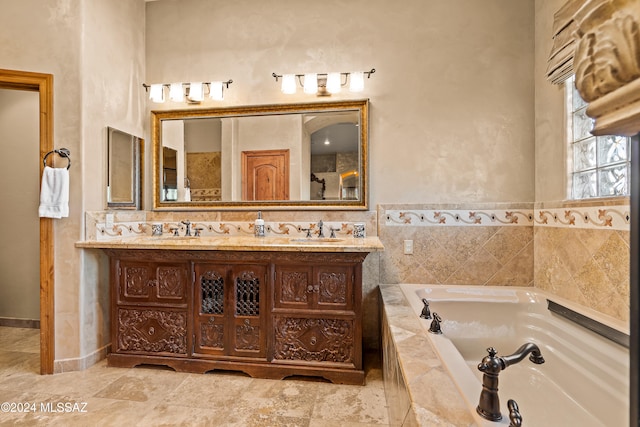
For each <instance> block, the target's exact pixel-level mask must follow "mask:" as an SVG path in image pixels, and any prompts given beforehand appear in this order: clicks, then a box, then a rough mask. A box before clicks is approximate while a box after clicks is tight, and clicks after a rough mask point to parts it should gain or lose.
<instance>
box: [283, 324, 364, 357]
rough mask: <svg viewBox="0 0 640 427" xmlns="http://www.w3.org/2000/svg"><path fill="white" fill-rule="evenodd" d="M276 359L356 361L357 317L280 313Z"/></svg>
mask: <svg viewBox="0 0 640 427" xmlns="http://www.w3.org/2000/svg"><path fill="white" fill-rule="evenodd" d="M274 328H275V349H274V350H275V352H274V358H275V359H276V360H300V361H305V362H332V363H345V364H354V362H355V360H354V351H355V350H354V345H355V336H356V330H355V329H356V325H355V319H349V318H342V319H338V318H319V319H315V318H298V317H286V316H282V317H280V316H276V317H275V318H274Z"/></svg>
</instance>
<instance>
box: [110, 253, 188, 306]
mask: <svg viewBox="0 0 640 427" xmlns="http://www.w3.org/2000/svg"><path fill="white" fill-rule="evenodd" d="M188 271H189V267H188V265H187V264H185V263H148V262H146V263H145V262H134V261H121V262H120V266H119V268H118V273H119V274H118V278H119V286H118V288H119V291H118V301H119V302H121V303H132V302H133V303H165V304H167V303H168V304H172V305H186V304H187V294H188V292H187V291H188V289H189V285H188V277H189V274H188Z"/></svg>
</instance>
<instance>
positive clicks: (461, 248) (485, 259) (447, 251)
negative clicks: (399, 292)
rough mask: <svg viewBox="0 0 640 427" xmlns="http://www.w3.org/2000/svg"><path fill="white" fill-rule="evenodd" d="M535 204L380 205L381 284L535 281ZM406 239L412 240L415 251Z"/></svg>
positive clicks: (511, 282) (500, 283)
mask: <svg viewBox="0 0 640 427" xmlns="http://www.w3.org/2000/svg"><path fill="white" fill-rule="evenodd" d="M532 208H533V206H532V205H531V204H522V203H521V204H508V205H507V204H491V205H489V204H485V205H477V206H471V207H465V206H460V205H381V206H380V207H379V209H378V216H379V218H380V230H379V232H378V234H379V236H380V239H381V240H382V241H383V243H384V244H385V248H386V249H387V250H386V252H385V253H384V254H383V255H382V256H381V258H380V276H381V277H380V283H435V284H469V285H470V284H473V285H514V286H532V285H533V224H534V221H533V209H532ZM404 240H413V254H412V255H405V254H404V253H403V241H404Z"/></svg>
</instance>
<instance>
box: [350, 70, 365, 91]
mask: <svg viewBox="0 0 640 427" xmlns="http://www.w3.org/2000/svg"><path fill="white" fill-rule="evenodd" d="M349 90H350V91H351V92H362V91H363V90H364V72H362V71H354V72H352V73H351V80H350V82H349Z"/></svg>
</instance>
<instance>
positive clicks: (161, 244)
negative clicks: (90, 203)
mask: <svg viewBox="0 0 640 427" xmlns="http://www.w3.org/2000/svg"><path fill="white" fill-rule="evenodd" d="M75 246H76V247H77V248H96V249H163V250H196V251H272V252H273V251H279V252H291V251H296V252H378V251H383V250H384V246H383V245H382V242H381V241H380V239H379V238H378V237H377V236H373V237H365V238H362V239H361V238H358V239H356V238H353V237H344V238H343V237H338V238H336V239H318V238H317V237H316V238H309V239H306V238H295V237H252V236H214V237H211V236H204V237H183V236H180V237H174V236H161V237H152V236H141V237H127V238H122V239H115V240H105V241H99V240H86V241H80V242H76V244H75Z"/></svg>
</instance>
